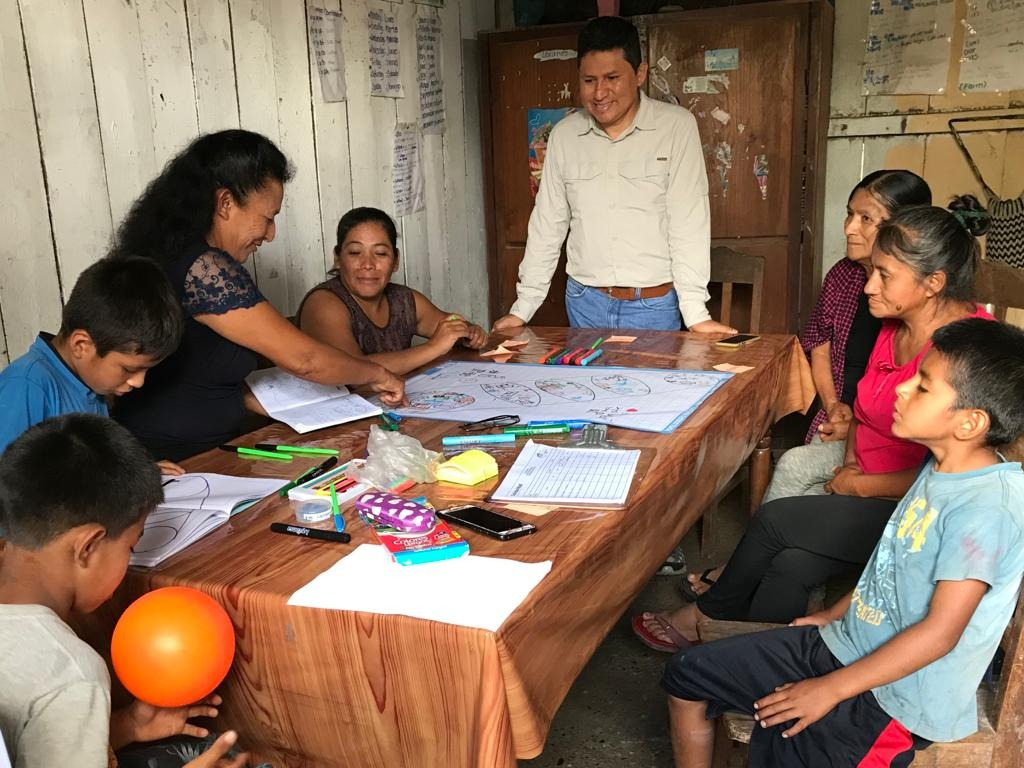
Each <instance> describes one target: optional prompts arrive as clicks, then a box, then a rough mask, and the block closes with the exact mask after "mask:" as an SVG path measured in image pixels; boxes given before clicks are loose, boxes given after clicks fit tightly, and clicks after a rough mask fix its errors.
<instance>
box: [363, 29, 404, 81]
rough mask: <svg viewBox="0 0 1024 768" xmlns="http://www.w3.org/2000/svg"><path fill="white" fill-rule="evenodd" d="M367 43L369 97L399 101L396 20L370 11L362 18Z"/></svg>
mask: <svg viewBox="0 0 1024 768" xmlns="http://www.w3.org/2000/svg"><path fill="white" fill-rule="evenodd" d="M366 19H367V27H368V32H369V38H370V40H369V42H370V95H371V96H385V97H390V98H401V97H402V96H404V95H405V94H404V92H403V91H402V70H401V59H400V56H399V53H398V19H397V18H395V16H394V15H393V14H390V13H385V12H384V11H380V10H370V11H369V12H368V13H367V16H366Z"/></svg>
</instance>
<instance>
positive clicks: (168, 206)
mask: <svg viewBox="0 0 1024 768" xmlns="http://www.w3.org/2000/svg"><path fill="white" fill-rule="evenodd" d="M293 175H294V170H293V169H292V167H291V165H289V163H288V159H287V158H286V157H285V156H284V153H282V152H281V150H280V149H278V148H277V145H275V144H274V142H272V141H271V140H270V139H268V138H267V137H266V136H263V135H261V134H259V133H253V132H252V131H244V130H239V129H237V128H232V129H230V130H226V131H217V132H216V133H207V134H203V135H202V136H199V137H198V138H197V139H195V140H194V141H193V142H192V143H191V144H189V145H188V146H187V147H186V148H185V149H183V150H182V151H181V152H179V153H178V154H177V155H176V156H174V157H173V158H171V160H169V161H168V163H167V165H165V166H164V169H163V171H161V173H160V175H159V176H157V177H156V178H155V179H153V181H151V182H150V183H149V186H147V187H146V190H145V191H144V192H143V193H142V195H141V196H140V197H139V198H138V199H137V200H136V201H135V202H134V203H132V207H131V209H130V210H129V211H128V215H127V216H125V218H124V221H123V222H122V223H121V226H120V228H119V229H118V231H117V237H116V240H115V246H114V247H115V249H116V250H117V252H118V253H120V254H125V255H131V256H145V257H146V258H149V259H153V260H154V261H157V262H159V263H161V264H169V263H171V262H173V261H174V260H175V259H177V258H180V257H181V256H182V255H183V254H184V253H185V252H186V251H187V249H189V248H193V247H195V245H196V243H203V242H205V238H206V234H207V233H208V232H209V231H210V227H211V226H212V224H213V213H214V206H215V205H216V193H217V190H218V189H226V190H228V191H229V192H230V193H231V196H232V197H234V198H235V200H236V201H237V202H238V204H239V205H244V204H245V201H246V198H247V197H248V196H249V194H250V193H251V192H255V191H257V190H259V189H261V188H262V187H263V186H264V185H266V183H267V182H268V181H270V180H271V179H273V180H274V181H278V182H280V183H281V184H282V185H283V184H286V183H287V182H288V181H290V180H291V178H292V176H293Z"/></svg>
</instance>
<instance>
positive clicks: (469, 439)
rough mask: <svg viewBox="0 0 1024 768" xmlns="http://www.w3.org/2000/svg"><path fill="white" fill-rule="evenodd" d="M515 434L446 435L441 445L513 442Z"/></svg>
mask: <svg viewBox="0 0 1024 768" xmlns="http://www.w3.org/2000/svg"><path fill="white" fill-rule="evenodd" d="M515 441H516V436H515V435H504V434H502V435H448V436H446V437H442V438H441V445H472V444H473V443H514V442H515Z"/></svg>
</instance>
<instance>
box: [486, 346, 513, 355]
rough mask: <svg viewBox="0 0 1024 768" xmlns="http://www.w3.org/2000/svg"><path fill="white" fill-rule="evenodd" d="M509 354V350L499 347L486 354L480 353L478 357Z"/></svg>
mask: <svg viewBox="0 0 1024 768" xmlns="http://www.w3.org/2000/svg"><path fill="white" fill-rule="evenodd" d="M508 354H511V350H508V349H505V347H503V346H501V345H499V346H498V348H497V349H491V350H488V351H487V352H481V353H480V357H495V356H496V355H508Z"/></svg>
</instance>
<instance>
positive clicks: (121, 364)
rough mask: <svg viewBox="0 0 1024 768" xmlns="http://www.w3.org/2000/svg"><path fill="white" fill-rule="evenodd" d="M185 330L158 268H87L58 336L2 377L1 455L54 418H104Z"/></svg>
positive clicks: (42, 337)
mask: <svg viewBox="0 0 1024 768" xmlns="http://www.w3.org/2000/svg"><path fill="white" fill-rule="evenodd" d="M182 328H183V320H182V317H181V305H180V304H179V302H178V300H177V298H176V297H175V295H174V291H173V289H172V288H171V284H170V282H169V281H168V280H167V276H166V275H165V274H164V273H163V270H161V269H160V267H159V266H158V265H157V264H155V263H153V262H152V261H150V260H149V259H143V258H138V257H129V258H109V257H108V258H105V259H101V260H100V261H98V262H96V263H95V264H93V265H92V266H90V267H89V268H88V269H86V270H85V271H84V272H82V274H81V276H80V277H79V278H78V282H76V283H75V287H74V289H73V290H72V291H71V296H70V297H69V298H68V301H67V304H65V305H64V311H63V313H62V315H61V325H60V331H59V332H58V333H57V335H56V336H53V335H51V334H48V333H40V334H39V337H38V338H37V339H36V340H35V342H33V344H32V346H31V347H29V350H28V352H26V353H25V354H24V355H22V356H21V357H19V358H18V359H17V360H15V361H14V362H12V363H11V364H10V365H9V366H8V367H7V368H5V369H4V370H3V371H0V402H2V403H3V410H2V411H0V452H2V451H3V450H4V449H5V448H6V447H7V445H8V444H9V443H10V442H11V441H12V440H14V439H15V438H16V437H18V435H20V434H21V433H22V432H24V431H25V430H26V429H28V428H29V427H31V426H32V425H33V424H36V423H38V422H40V421H42V420H44V419H48V418H50V417H51V416H59V415H61V414H64V413H94V414H97V415H100V416H106V415H108V414H107V402H106V398H107V396H110V395H123V394H125V393H126V392H130V391H131V390H132V389H135V388H136V387H141V386H142V383H143V381H144V380H145V378H146V371H147V370H149V369H150V368H152V367H153V366H154V365H156V364H157V363H158V362H160V361H161V360H163V359H164V358H165V357H167V355H169V354H170V353H171V352H173V351H174V350H175V349H176V348H177V346H178V342H179V341H180V340H181V333H182ZM165 468H167V469H171V470H176V469H177V468H176V467H173V466H171V465H167V467H165Z"/></svg>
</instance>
